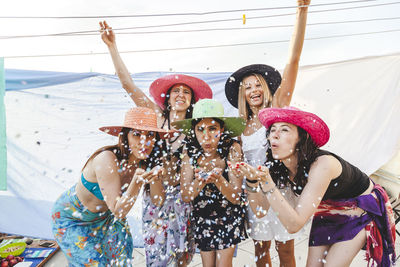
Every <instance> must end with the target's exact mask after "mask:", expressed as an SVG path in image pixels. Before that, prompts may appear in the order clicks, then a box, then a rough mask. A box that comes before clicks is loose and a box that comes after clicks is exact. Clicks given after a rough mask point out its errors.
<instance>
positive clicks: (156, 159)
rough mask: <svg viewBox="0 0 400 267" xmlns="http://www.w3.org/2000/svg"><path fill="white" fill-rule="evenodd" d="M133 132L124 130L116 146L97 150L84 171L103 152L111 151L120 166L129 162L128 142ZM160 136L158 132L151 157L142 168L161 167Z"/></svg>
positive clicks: (128, 129) (141, 163) (144, 162)
mask: <svg viewBox="0 0 400 267" xmlns="http://www.w3.org/2000/svg"><path fill="white" fill-rule="evenodd" d="M130 131H132V129H130V128H122V130H121V132H120V133H119V137H118V143H117V144H116V145H111V146H103V147H101V148H99V149H97V150H96V151H95V152H94V153H93V154H92V155H91V156H90V157H89V159H88V160H87V161H86V163H85V165H84V166H83V168H82V170H83V169H84V168H85V167H86V165H87V164H88V162H89V161H90V160H92V159H93V158H94V157H96V156H97V155H98V154H100V153H101V152H103V151H111V152H113V153H114V155H115V156H116V157H117V160H118V163H119V164H121V165H122V164H124V163H127V162H128V159H129V155H130V153H131V151H130V149H129V142H128V134H129V132H130ZM160 140H161V138H160V135H159V134H158V133H157V132H156V142H155V144H154V147H153V150H152V151H151V153H150V155H149V157H148V158H147V159H145V160H142V161H140V165H142V166H141V167H142V168H144V167H147V168H153V167H155V166H157V165H160V162H161V157H162V153H161V151H162V149H161V145H162V141H160Z"/></svg>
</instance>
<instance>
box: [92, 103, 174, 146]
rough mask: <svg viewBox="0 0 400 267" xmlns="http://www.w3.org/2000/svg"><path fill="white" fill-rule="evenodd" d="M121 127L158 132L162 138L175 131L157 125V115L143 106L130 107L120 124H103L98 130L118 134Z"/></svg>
mask: <svg viewBox="0 0 400 267" xmlns="http://www.w3.org/2000/svg"><path fill="white" fill-rule="evenodd" d="M123 128H130V129H135V130H143V131H153V132H158V133H159V134H160V137H161V138H163V139H166V138H171V137H172V136H173V134H174V133H176V131H174V130H164V129H161V128H159V127H157V116H156V113H155V112H154V110H152V109H150V108H144V107H135V108H131V109H130V110H128V111H127V112H126V113H125V120H124V123H123V124H122V125H121V126H104V127H101V128H99V130H100V131H103V132H105V133H108V134H111V135H114V136H118V135H119V133H120V132H121V131H122V129H123Z"/></svg>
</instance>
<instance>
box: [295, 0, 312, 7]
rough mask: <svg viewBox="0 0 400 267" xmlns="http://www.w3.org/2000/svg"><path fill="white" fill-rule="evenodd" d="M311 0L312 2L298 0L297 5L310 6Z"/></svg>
mask: <svg viewBox="0 0 400 267" xmlns="http://www.w3.org/2000/svg"><path fill="white" fill-rule="evenodd" d="M310 2H311V0H297V5H298V6H299V7H303V6H309V5H310Z"/></svg>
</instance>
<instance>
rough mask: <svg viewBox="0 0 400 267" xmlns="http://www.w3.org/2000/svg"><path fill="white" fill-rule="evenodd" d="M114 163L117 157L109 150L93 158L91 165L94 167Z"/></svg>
mask: <svg viewBox="0 0 400 267" xmlns="http://www.w3.org/2000/svg"><path fill="white" fill-rule="evenodd" d="M115 162H117V156H116V155H115V154H114V153H113V152H112V151H110V150H104V151H102V152H100V153H99V154H97V155H96V156H95V157H94V158H93V163H94V164H95V165H97V164H102V165H108V164H110V163H115Z"/></svg>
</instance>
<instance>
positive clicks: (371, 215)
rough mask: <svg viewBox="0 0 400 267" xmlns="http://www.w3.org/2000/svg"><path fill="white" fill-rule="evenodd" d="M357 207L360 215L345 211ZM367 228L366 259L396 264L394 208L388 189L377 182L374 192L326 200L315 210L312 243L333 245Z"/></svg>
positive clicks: (384, 263) (381, 263)
mask: <svg viewBox="0 0 400 267" xmlns="http://www.w3.org/2000/svg"><path fill="white" fill-rule="evenodd" d="M357 208H361V209H363V210H364V211H365V212H364V213H362V214H361V215H360V216H354V215H353V216H349V215H345V213H346V212H351V211H353V210H356V209H357ZM362 229H366V233H367V243H366V247H365V249H366V260H367V261H368V264H369V263H370V262H371V261H372V266H375V265H374V264H376V266H378V267H381V266H382V267H383V266H385V267H386V266H392V264H394V263H395V260H396V252H395V249H394V245H395V238H396V229H395V222H394V215H393V210H392V207H391V205H390V201H389V197H388V196H387V194H386V192H385V190H384V189H383V188H382V187H381V186H380V185H378V184H376V185H375V186H374V188H373V190H372V193H371V194H368V195H361V196H358V197H355V198H350V199H339V200H325V201H322V202H321V203H320V205H319V207H318V211H317V212H316V213H315V214H314V219H313V223H312V226H311V232H310V239H309V246H321V245H331V244H334V243H337V242H340V241H346V240H351V239H353V238H354V237H355V236H356V235H357V234H358V233H359V232H360V231H361V230H362Z"/></svg>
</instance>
